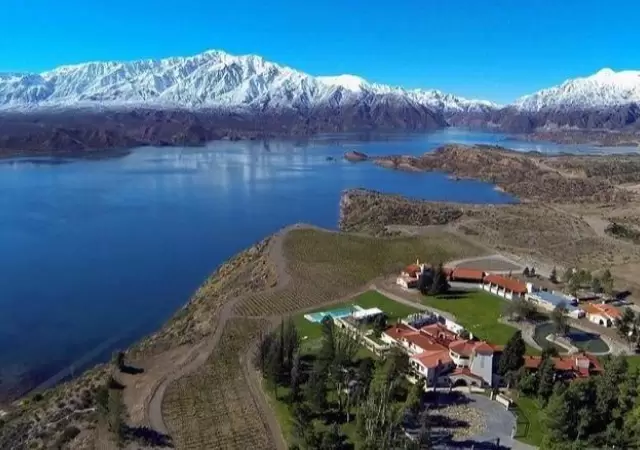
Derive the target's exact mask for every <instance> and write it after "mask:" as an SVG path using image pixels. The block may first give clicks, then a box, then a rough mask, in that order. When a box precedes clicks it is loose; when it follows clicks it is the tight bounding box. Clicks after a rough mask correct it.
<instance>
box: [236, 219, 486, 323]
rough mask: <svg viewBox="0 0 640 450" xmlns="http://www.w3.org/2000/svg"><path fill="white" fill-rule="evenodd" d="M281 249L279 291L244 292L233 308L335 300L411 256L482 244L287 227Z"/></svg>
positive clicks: (263, 311)
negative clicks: (285, 278)
mask: <svg viewBox="0 0 640 450" xmlns="http://www.w3.org/2000/svg"><path fill="white" fill-rule="evenodd" d="M284 253H285V255H284V256H285V258H286V260H287V261H288V262H289V265H288V271H289V273H290V275H291V277H292V282H291V283H289V285H288V286H287V287H286V288H285V289H283V290H281V291H278V292H275V293H261V294H255V295H253V296H251V297H249V298H248V299H247V300H245V301H243V302H241V303H240V304H239V305H238V307H237V308H236V311H235V313H236V314H238V315H242V316H269V315H282V314H289V313H292V312H297V311H300V310H303V309H306V308H312V307H314V306H319V305H322V304H326V303H328V302H331V301H334V300H338V299H340V298H342V297H344V296H345V295H347V294H349V293H352V292H353V291H354V290H356V289H359V288H361V287H363V286H364V285H365V284H367V283H369V282H371V281H372V280H374V279H375V278H376V277H379V276H381V275H384V274H389V273H395V272H398V271H399V270H400V269H401V268H402V267H404V266H406V265H407V264H408V263H410V262H412V261H415V260H416V258H420V259H421V260H423V261H429V262H434V263H437V262H440V261H442V262H445V261H448V260H451V259H455V258H459V257H464V256H473V255H480V254H483V250H481V249H480V248H479V247H474V246H472V245H470V244H468V243H466V242H461V241H460V239H459V238H456V237H455V236H453V235H450V234H446V233H438V234H434V235H432V236H429V235H428V236H420V237H403V238H387V239H382V238H371V237H364V236H355V235H349V234H344V233H329V232H325V231H319V230H314V229H302V230H294V231H291V232H289V234H288V235H287V237H286V240H285V244H284Z"/></svg>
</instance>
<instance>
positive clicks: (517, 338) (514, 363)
mask: <svg viewBox="0 0 640 450" xmlns="http://www.w3.org/2000/svg"><path fill="white" fill-rule="evenodd" d="M525 352H526V345H525V342H524V339H522V332H521V331H520V330H518V331H516V332H515V333H513V334H512V335H511V338H509V341H508V342H507V345H505V347H504V350H503V351H502V355H501V356H500V361H499V363H498V373H499V374H500V375H502V376H505V375H507V374H508V373H509V372H515V371H517V370H518V369H520V368H521V367H522V366H523V365H524V354H525Z"/></svg>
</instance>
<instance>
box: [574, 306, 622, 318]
mask: <svg viewBox="0 0 640 450" xmlns="http://www.w3.org/2000/svg"><path fill="white" fill-rule="evenodd" d="M582 308H583V309H584V310H585V312H586V313H587V314H600V315H602V316H607V317H610V318H612V319H619V318H621V317H622V313H621V312H620V310H619V309H618V308H616V307H615V306H612V305H607V304H606V303H586V304H585V305H583V306H582Z"/></svg>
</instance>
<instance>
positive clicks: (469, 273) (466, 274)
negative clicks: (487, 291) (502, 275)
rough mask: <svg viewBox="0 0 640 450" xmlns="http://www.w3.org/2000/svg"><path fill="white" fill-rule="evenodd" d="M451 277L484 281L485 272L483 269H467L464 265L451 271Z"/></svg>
mask: <svg viewBox="0 0 640 450" xmlns="http://www.w3.org/2000/svg"><path fill="white" fill-rule="evenodd" d="M451 278H452V279H454V280H456V279H461V280H474V281H482V279H483V278H484V272H483V271H482V270H476V269H465V268H464V267H456V268H455V269H453V272H451Z"/></svg>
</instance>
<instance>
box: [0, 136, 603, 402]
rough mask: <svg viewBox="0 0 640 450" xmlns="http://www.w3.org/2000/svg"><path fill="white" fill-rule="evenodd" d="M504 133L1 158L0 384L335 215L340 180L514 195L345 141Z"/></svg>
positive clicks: (91, 355) (171, 302)
mask: <svg viewBox="0 0 640 450" xmlns="http://www.w3.org/2000/svg"><path fill="white" fill-rule="evenodd" d="M504 139H505V137H504V136H502V135H499V134H487V133H471V132H466V131H460V130H446V131H443V132H438V133H433V134H429V135H409V136H407V135H404V136H397V135H389V136H381V137H378V138H377V139H375V140H368V141H361V140H358V137H357V136H349V135H342V136H323V137H319V138H317V139H313V140H311V141H306V142H297V143H296V142H292V141H270V142H217V143H213V144H211V145H209V146H207V147H203V148H144V149H138V150H135V151H133V152H131V153H130V154H129V155H127V156H124V157H119V158H114V159H104V160H97V161H87V160H51V159H46V158H45V159H35V160H34V159H9V160H1V161H0V391H3V390H4V391H6V390H7V389H10V388H11V387H12V386H14V385H16V384H17V383H18V382H19V381H20V379H21V378H23V377H25V376H27V375H28V376H30V377H31V378H32V379H33V380H35V381H37V382H42V381H45V380H47V379H49V378H50V377H51V376H52V375H55V374H56V373H60V371H67V370H72V369H75V370H78V369H79V368H81V367H82V366H83V365H86V364H89V363H91V362H94V361H95V360H96V359H104V358H106V357H107V356H108V355H109V353H110V352H111V351H112V350H114V349H115V348H118V347H124V346H126V345H127V344H129V343H131V342H132V341H134V340H137V339H139V338H140V337H141V336H143V335H144V334H147V333H148V332H150V331H152V330H153V329H155V328H157V327H158V326H160V325H161V324H162V323H163V322H164V321H165V320H166V319H167V318H168V317H169V316H170V315H171V314H172V313H173V312H174V311H175V310H176V309H177V308H179V307H180V306H181V305H182V304H184V302H185V301H186V300H187V299H188V298H189V296H190V295H191V293H192V292H193V291H194V290H195V289H196V288H197V286H198V285H199V284H200V283H201V282H202V281H203V280H204V279H205V278H206V277H207V276H208V275H209V274H210V273H211V272H212V271H213V270H214V269H215V267H216V266H217V265H219V264H220V263H221V262H223V261H224V260H225V259H227V258H228V257H230V256H231V255H233V254H234V253H236V252H238V251H240V250H242V249H243V248H245V247H247V246H249V245H251V244H252V243H253V242H256V241H258V240H260V239H262V238H264V237H265V236H267V235H268V234H270V233H273V232H275V231H276V230H278V229H279V228H281V227H283V226H285V225H287V224H290V223H294V222H307V223H312V224H316V225H320V226H324V227H330V228H335V226H336V224H337V219H338V200H339V196H340V193H341V191H342V190H343V189H347V188H355V187H364V188H370V189H376V190H380V191H384V192H392V193H398V194H404V195H410V196H413V197H423V198H426V199H430V200H447V201H459V202H473V203H504V202H509V201H513V199H511V198H510V197H509V196H508V195H506V194H503V193H500V192H497V191H496V190H494V189H493V187H492V186H490V185H488V184H485V183H480V182H475V181H457V182H456V181H452V180H449V179H448V178H447V177H446V176H445V175H443V174H437V173H431V174H418V173H404V172H394V171H391V170H386V169H383V168H380V167H377V166H374V165H373V164H370V163H359V164H353V163H348V162H346V161H344V160H342V159H341V157H342V154H343V152H345V151H346V150H350V149H355V150H359V151H363V152H365V153H367V154H369V155H384V154H421V153H424V152H425V151H428V150H430V149H433V148H435V147H436V146H438V145H440V144H442V143H444V142H463V143H465V142H466V143H476V142H479V143H501V142H503V140H504ZM509 146H510V147H512V148H513V147H515V148H519V149H524V150H529V149H531V150H533V149H537V150H542V151H550V152H556V151H566V150H567V149H570V148H572V147H567V146H556V145H552V144H537V143H536V144H530V143H522V142H514V141H509ZM587 150H588V149H587ZM592 150H600V149H592ZM328 156H332V157H335V158H336V160H335V161H329V160H327V157H328ZM0 398H1V395H0Z"/></svg>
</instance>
